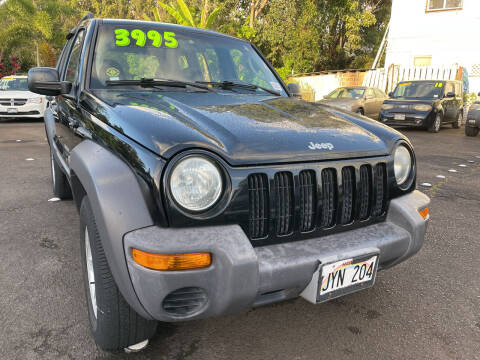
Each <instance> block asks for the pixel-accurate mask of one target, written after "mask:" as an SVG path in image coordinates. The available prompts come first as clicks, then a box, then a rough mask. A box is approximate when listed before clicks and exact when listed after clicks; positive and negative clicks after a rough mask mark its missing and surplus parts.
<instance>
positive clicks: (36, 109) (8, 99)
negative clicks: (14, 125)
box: [0, 75, 47, 119]
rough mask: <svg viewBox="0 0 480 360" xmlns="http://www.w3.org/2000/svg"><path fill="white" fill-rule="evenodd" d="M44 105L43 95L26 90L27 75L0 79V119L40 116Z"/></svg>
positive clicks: (45, 105) (45, 104) (43, 110)
mask: <svg viewBox="0 0 480 360" xmlns="http://www.w3.org/2000/svg"><path fill="white" fill-rule="evenodd" d="M46 107H47V100H46V98H45V96H43V95H38V94H34V93H32V92H30V91H28V79H27V76H21V75H14V76H6V77H3V78H1V79H0V119H2V118H42V117H43V114H44V113H45V109H46Z"/></svg>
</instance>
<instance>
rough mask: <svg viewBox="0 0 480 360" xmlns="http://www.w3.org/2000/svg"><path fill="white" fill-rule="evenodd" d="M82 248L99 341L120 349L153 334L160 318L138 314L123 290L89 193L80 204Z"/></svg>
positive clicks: (92, 324)
mask: <svg viewBox="0 0 480 360" xmlns="http://www.w3.org/2000/svg"><path fill="white" fill-rule="evenodd" d="M80 252H81V259H82V269H83V275H84V284H85V294H86V299H87V306H88V317H89V320H90V328H91V330H92V334H93V338H94V339H95V342H96V343H97V345H98V346H99V347H100V348H101V349H102V350H105V351H117V350H122V349H125V348H127V347H129V346H131V345H134V344H138V343H140V342H142V341H144V340H148V339H150V338H152V337H153V335H154V334H155V331H156V328H157V322H156V321H151V320H146V319H144V318H142V317H141V316H140V315H138V314H137V313H136V312H135V310H133V309H132V308H131V307H130V305H129V304H128V303H127V301H126V300H125V299H124V297H123V296H122V294H121V293H120V291H119V289H118V287H117V285H116V283H115V280H114V278H113V275H112V273H111V272H110V267H109V266H108V261H107V257H106V255H105V252H104V250H103V246H102V241H101V239H100V234H99V232H98V229H97V225H96V222H95V217H94V215H93V212H92V208H91V206H90V202H89V200H88V198H87V197H86V196H85V197H84V198H83V200H82V203H81V206H80Z"/></svg>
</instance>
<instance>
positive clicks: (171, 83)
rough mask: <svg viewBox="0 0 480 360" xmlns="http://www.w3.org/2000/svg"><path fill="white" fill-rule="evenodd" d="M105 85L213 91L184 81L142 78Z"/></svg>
mask: <svg viewBox="0 0 480 360" xmlns="http://www.w3.org/2000/svg"><path fill="white" fill-rule="evenodd" d="M105 84H106V85H107V86H118V85H136V86H141V87H145V88H151V87H153V88H155V87H159V86H166V87H177V88H186V87H187V86H191V87H195V88H198V89H203V90H207V91H213V90H212V89H211V88H209V87H208V86H207V85H202V84H199V83H192V82H188V81H182V80H169V79H153V78H142V79H140V80H107V81H106V82H105Z"/></svg>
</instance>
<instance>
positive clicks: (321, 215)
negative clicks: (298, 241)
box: [248, 163, 387, 240]
mask: <svg viewBox="0 0 480 360" xmlns="http://www.w3.org/2000/svg"><path fill="white" fill-rule="evenodd" d="M248 190H249V205H250V206H249V237H250V238H251V239H252V240H259V239H266V238H268V237H269V236H272V237H288V236H289V235H292V234H293V233H295V232H296V233H300V234H302V233H311V232H313V231H316V230H318V231H325V230H335V229H338V228H340V227H345V226H349V225H354V224H360V223H361V222H362V221H366V220H375V219H377V218H381V217H382V216H384V215H385V211H386V209H387V173H386V164H385V163H377V164H372V165H370V164H363V165H349V166H343V167H340V168H338V167H326V168H321V169H315V170H314V169H308V170H302V171H299V172H293V171H280V172H276V173H273V174H272V175H271V178H269V177H268V176H267V174H261V173H255V174H251V175H250V176H249V177H248ZM319 235H320V234H319Z"/></svg>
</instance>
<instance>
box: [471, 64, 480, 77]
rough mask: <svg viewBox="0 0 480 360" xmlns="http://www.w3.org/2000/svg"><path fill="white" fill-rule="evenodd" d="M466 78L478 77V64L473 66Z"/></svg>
mask: <svg viewBox="0 0 480 360" xmlns="http://www.w3.org/2000/svg"><path fill="white" fill-rule="evenodd" d="M468 76H480V64H473V65H472V69H471V70H470V72H469V74H468Z"/></svg>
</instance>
